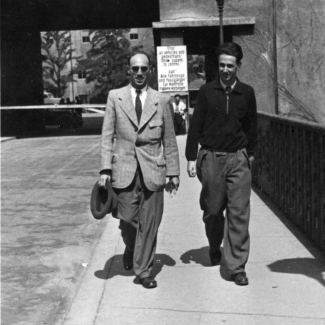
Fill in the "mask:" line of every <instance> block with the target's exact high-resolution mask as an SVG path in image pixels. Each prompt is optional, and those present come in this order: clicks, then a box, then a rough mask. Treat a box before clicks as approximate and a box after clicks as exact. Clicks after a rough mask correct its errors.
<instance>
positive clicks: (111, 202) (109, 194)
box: [90, 179, 117, 219]
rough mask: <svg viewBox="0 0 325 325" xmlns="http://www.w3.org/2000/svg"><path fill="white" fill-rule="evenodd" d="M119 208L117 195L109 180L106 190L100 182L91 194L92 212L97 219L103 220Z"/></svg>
mask: <svg viewBox="0 0 325 325" xmlns="http://www.w3.org/2000/svg"><path fill="white" fill-rule="evenodd" d="M116 208H117V195H116V193H115V192H114V190H113V188H112V184H111V182H110V181H109V180H108V179H107V181H106V188H103V187H100V186H99V184H98V181H97V182H96V183H95V185H94V187H93V190H92V192H91V198H90V211H91V213H92V215H93V216H94V218H95V219H102V218H104V217H105V216H106V214H108V213H111V212H112V211H114V210H116Z"/></svg>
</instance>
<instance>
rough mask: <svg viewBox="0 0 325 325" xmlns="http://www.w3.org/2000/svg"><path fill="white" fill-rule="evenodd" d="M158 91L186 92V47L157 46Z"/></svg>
mask: <svg viewBox="0 0 325 325" xmlns="http://www.w3.org/2000/svg"><path fill="white" fill-rule="evenodd" d="M157 63H158V87H159V88H158V90H159V91H160V92H167V91H187V90H188V86H187V55H186V46H185V45H182V46H158V47H157Z"/></svg>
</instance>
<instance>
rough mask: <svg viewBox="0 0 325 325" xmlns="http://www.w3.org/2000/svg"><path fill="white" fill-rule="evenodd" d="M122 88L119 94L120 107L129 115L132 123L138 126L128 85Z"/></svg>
mask: <svg viewBox="0 0 325 325" xmlns="http://www.w3.org/2000/svg"><path fill="white" fill-rule="evenodd" d="M122 90H123V91H122V92H121V95H120V96H119V101H120V104H121V108H122V109H123V111H124V112H125V114H126V115H127V116H128V117H129V119H130V120H131V121H132V122H133V124H134V125H136V126H138V119H137V115H136V113H135V108H134V104H133V100H132V96H131V89H130V86H127V87H124V88H123V89H122Z"/></svg>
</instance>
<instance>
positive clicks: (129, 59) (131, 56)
mask: <svg viewBox="0 0 325 325" xmlns="http://www.w3.org/2000/svg"><path fill="white" fill-rule="evenodd" d="M137 54H143V55H145V56H146V57H147V58H148V61H149V67H150V65H151V63H150V57H149V55H148V54H146V53H143V52H136V53H132V54H131V55H130V56H129V58H128V63H129V67H130V66H131V59H132V58H133V57H134V56H135V55H137Z"/></svg>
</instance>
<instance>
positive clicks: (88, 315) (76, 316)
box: [61, 214, 121, 325]
mask: <svg viewBox="0 0 325 325" xmlns="http://www.w3.org/2000/svg"><path fill="white" fill-rule="evenodd" d="M106 218H109V220H108V222H107V224H106V228H105V230H104V231H103V233H102V236H101V238H100V240H99V242H98V245H97V248H96V251H95V253H94V256H93V258H92V260H91V261H90V264H89V265H88V268H87V270H86V273H85V275H84V277H83V279H82V282H81V285H80V287H79V289H78V291H77V294H76V296H75V297H74V299H73V302H72V305H71V308H70V310H69V311H68V313H67V314H66V316H65V318H64V320H63V322H62V323H61V324H64V325H89V324H94V322H95V320H96V317H97V312H98V308H99V306H100V303H101V300H102V297H103V294H104V291H105V286H106V279H98V278H97V277H96V276H95V274H96V273H97V272H98V270H102V269H103V268H104V269H105V271H104V270H103V272H105V277H108V273H109V272H110V268H111V265H112V263H113V260H111V263H110V265H107V264H106V267H104V265H105V263H107V260H109V258H110V257H112V256H114V255H115V254H116V250H117V247H118V244H119V239H120V237H121V235H120V231H119V229H118V224H116V223H115V222H116V219H113V218H112V215H111V214H109V215H107V216H106Z"/></svg>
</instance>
